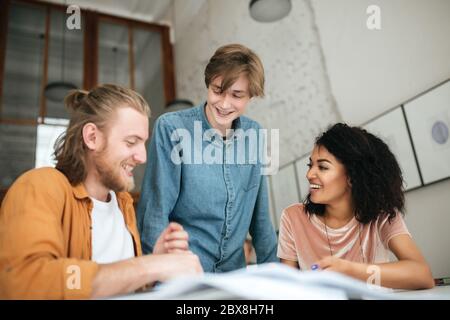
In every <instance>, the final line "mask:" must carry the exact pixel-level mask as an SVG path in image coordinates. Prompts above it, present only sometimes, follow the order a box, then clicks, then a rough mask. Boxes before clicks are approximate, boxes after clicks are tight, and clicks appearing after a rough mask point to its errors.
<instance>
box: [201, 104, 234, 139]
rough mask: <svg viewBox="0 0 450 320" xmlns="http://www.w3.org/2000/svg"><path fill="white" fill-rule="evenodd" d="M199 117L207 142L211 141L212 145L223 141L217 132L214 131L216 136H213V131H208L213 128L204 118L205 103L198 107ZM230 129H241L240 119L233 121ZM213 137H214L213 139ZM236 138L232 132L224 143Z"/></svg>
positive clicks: (205, 117)
mask: <svg viewBox="0 0 450 320" xmlns="http://www.w3.org/2000/svg"><path fill="white" fill-rule="evenodd" d="M200 115H201V119H202V128H203V132H205V137H206V138H207V139H208V140H210V141H213V143H216V142H220V141H223V137H222V136H221V135H220V133H219V131H216V134H214V133H213V130H210V129H213V127H212V126H211V124H210V123H209V121H208V118H207V116H206V102H204V103H203V104H202V105H200ZM231 128H232V129H233V130H237V129H241V128H242V124H241V118H240V117H238V118H236V119H234V121H233V124H232V126H231ZM213 136H215V137H213ZM238 137H239V136H238V135H236V133H235V132H233V134H232V135H231V136H230V137H228V139H227V140H226V143H228V142H229V141H232V140H237V138H238Z"/></svg>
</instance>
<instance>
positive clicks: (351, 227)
mask: <svg viewBox="0 0 450 320" xmlns="http://www.w3.org/2000/svg"><path fill="white" fill-rule="evenodd" d="M326 231H328V238H329V241H330V245H331V250H332V253H333V256H335V257H338V258H343V259H346V260H351V261H356V262H365V263H384V262H389V247H388V243H389V240H391V239H392V238H393V237H394V236H397V235H399V234H408V235H409V236H411V235H410V233H409V231H408V229H407V227H406V225H405V222H404V221H403V218H402V216H401V214H397V215H396V217H395V218H394V219H393V220H392V221H391V223H389V221H388V216H387V215H382V216H379V217H378V218H377V219H376V220H375V221H372V222H370V223H368V224H366V225H363V224H361V223H359V222H358V221H357V220H356V218H355V217H353V219H352V220H350V221H349V222H348V223H347V224H346V225H345V226H343V227H341V228H338V229H333V228H330V227H327V230H325V224H324V223H323V222H322V221H321V220H320V219H319V218H318V217H317V216H316V215H315V214H311V215H310V214H306V213H305V211H304V206H303V204H300V203H298V204H294V205H291V206H290V207H287V208H286V209H284V210H283V214H282V215H281V222H280V234H279V241H278V253H277V254H278V257H279V258H282V259H285V260H291V261H298V264H299V266H300V269H302V270H308V269H310V268H311V265H313V264H314V263H316V262H317V261H319V260H320V259H322V258H324V257H326V256H329V255H330V246H329V244H328V239H327V234H326ZM360 243H361V245H362V246H361V245H360ZM361 248H362V250H361ZM362 256H364V259H363V258H362Z"/></svg>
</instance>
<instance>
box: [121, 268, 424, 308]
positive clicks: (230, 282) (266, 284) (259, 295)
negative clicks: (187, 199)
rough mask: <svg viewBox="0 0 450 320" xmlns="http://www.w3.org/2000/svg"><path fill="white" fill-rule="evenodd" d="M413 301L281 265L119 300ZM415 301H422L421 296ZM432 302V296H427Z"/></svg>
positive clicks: (194, 279)
mask: <svg viewBox="0 0 450 320" xmlns="http://www.w3.org/2000/svg"><path fill="white" fill-rule="evenodd" d="M403 298H405V299H411V297H410V296H403V295H402V293H394V291H393V290H392V289H387V288H381V287H378V286H374V285H371V284H367V283H365V282H363V281H359V280H356V279H353V278H351V277H348V276H345V275H342V274H340V273H335V272H329V271H298V270H295V269H293V268H290V267H288V266H285V265H282V264H280V263H267V264H261V265H255V266H249V267H247V268H244V269H239V270H236V271H232V272H228V273H221V274H209V273H207V274H204V275H202V276H189V277H179V278H176V279H174V280H171V281H169V282H166V283H164V284H162V285H159V286H158V287H157V288H155V289H154V290H152V291H151V292H144V293H137V294H132V295H127V296H121V297H116V299H137V300H139V299H180V300H181V299H183V300H184V299H187V300H189V299H194V300H210V299H263V300H292V299H294V300H304V299H313V300H316V299H337V300H340V299H403ZM415 298H418V299H420V295H419V296H416V297H415ZM427 298H428V299H429V298H430V296H427Z"/></svg>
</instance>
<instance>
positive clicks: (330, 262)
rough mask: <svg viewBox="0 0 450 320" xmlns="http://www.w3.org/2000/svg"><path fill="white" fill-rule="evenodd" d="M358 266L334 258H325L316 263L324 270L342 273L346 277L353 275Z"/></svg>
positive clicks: (354, 263)
mask: <svg viewBox="0 0 450 320" xmlns="http://www.w3.org/2000/svg"><path fill="white" fill-rule="evenodd" d="M356 264H357V263H356V262H352V261H348V260H344V259H340V258H336V257H332V256H329V257H325V258H323V259H321V260H320V261H318V262H317V263H316V265H317V266H318V267H319V268H320V269H322V270H327V271H335V272H340V273H343V274H346V275H352V273H353V272H352V270H353V269H354V268H355V267H356Z"/></svg>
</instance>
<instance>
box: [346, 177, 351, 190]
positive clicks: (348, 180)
mask: <svg viewBox="0 0 450 320" xmlns="http://www.w3.org/2000/svg"><path fill="white" fill-rule="evenodd" d="M347 185H348V186H349V187H350V188H351V187H352V180H351V179H350V177H348V178H347Z"/></svg>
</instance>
